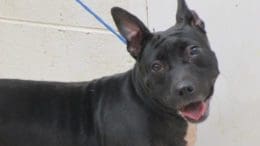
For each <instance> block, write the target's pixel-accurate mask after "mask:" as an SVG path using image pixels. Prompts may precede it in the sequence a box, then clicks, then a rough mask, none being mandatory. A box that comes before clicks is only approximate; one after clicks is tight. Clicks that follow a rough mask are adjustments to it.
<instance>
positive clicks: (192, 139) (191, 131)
mask: <svg viewBox="0 0 260 146" xmlns="http://www.w3.org/2000/svg"><path fill="white" fill-rule="evenodd" d="M196 133H197V125H195V124H191V123H188V128H187V132H186V135H185V138H184V139H185V141H186V142H187V145H186V146H195V143H196V138H197V135H196Z"/></svg>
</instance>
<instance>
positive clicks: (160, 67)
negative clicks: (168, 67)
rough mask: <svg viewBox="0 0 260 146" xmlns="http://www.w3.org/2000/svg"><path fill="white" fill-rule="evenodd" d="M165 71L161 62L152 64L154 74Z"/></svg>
mask: <svg viewBox="0 0 260 146" xmlns="http://www.w3.org/2000/svg"><path fill="white" fill-rule="evenodd" d="M163 69H164V67H163V64H162V63H161V62H158V61H156V62H154V63H153V64H152V71H153V72H160V71H162V70H163Z"/></svg>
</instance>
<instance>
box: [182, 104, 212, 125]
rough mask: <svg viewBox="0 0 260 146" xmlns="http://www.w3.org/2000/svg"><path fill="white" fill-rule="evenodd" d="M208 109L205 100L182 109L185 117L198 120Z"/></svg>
mask: <svg viewBox="0 0 260 146" xmlns="http://www.w3.org/2000/svg"><path fill="white" fill-rule="evenodd" d="M206 111H207V104H206V103H204V102H197V103H192V104H190V105H188V106H186V107H184V108H183V109H182V110H181V113H182V115H183V116H184V117H187V118H189V119H192V120H195V121H198V120H200V119H201V118H202V117H203V116H204V115H205V113H206Z"/></svg>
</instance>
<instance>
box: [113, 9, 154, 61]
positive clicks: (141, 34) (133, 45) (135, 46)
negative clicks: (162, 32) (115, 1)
mask: <svg viewBox="0 0 260 146" xmlns="http://www.w3.org/2000/svg"><path fill="white" fill-rule="evenodd" d="M111 14H112V16H113V19H114V22H115V24H116V26H117V28H118V30H119V32H120V34H121V35H123V36H124V37H125V39H126V40H127V50H128V52H129V53H130V54H131V55H132V56H133V57H134V58H136V59H137V58H139V57H140V55H141V53H142V48H143V42H144V41H145V40H146V39H147V38H148V37H149V36H150V35H151V33H150V32H149V30H148V29H147V28H146V27H145V25H144V24H143V23H142V22H141V21H140V20H139V19H138V18H137V17H136V16H134V15H132V14H130V13H129V12H127V11H126V10H124V9H122V8H119V7H114V8H112V9H111Z"/></svg>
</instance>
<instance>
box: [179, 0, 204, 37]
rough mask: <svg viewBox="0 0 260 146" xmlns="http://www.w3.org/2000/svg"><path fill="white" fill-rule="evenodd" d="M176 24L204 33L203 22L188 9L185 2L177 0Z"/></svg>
mask: <svg viewBox="0 0 260 146" xmlns="http://www.w3.org/2000/svg"><path fill="white" fill-rule="evenodd" d="M176 22H177V24H183V25H190V26H193V27H196V28H198V29H199V30H200V31H202V32H204V33H205V24H204V22H203V20H201V19H200V17H199V16H198V14H197V13H196V12H195V11H193V10H190V9H189V8H188V6H187V4H186V2H185V0H178V8H177V15H176Z"/></svg>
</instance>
